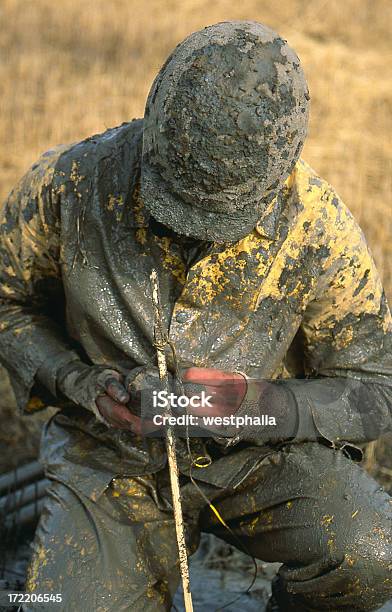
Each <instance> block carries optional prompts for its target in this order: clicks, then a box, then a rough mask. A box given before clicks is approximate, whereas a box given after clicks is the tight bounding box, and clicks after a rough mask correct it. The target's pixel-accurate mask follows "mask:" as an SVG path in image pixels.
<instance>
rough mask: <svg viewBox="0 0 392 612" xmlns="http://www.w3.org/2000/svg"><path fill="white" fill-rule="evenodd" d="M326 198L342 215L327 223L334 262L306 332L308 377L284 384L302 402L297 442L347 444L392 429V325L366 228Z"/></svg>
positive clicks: (309, 309) (323, 276) (326, 268)
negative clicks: (364, 233)
mask: <svg viewBox="0 0 392 612" xmlns="http://www.w3.org/2000/svg"><path fill="white" fill-rule="evenodd" d="M328 197H329V198H330V199H331V201H333V204H334V208H335V211H336V212H335V216H334V218H333V219H330V220H329V221H328V222H327V223H326V224H325V227H326V244H325V246H326V249H327V250H326V252H327V253H328V257H327V258H326V260H325V264H324V266H323V271H322V274H321V275H320V277H319V279H318V284H317V288H316V292H315V296H314V299H313V300H312V301H311V302H310V303H309V304H308V307H307V309H306V311H305V313H304V318H303V323H302V327H301V330H300V335H301V338H302V345H303V350H304V356H305V363H304V365H305V370H306V372H307V374H308V377H309V378H308V379H305V380H289V381H286V382H285V387H286V389H287V390H290V392H291V393H292V394H293V395H294V397H295V400H296V403H297V408H298V415H299V427H298V431H297V435H296V439H297V440H301V439H312V438H318V437H319V438H324V439H326V440H329V441H330V442H331V443H332V444H333V445H336V446H339V445H340V446H342V445H344V443H345V442H353V443H361V442H367V441H370V440H375V439H377V438H378V437H379V436H380V435H382V434H384V433H386V432H389V431H392V352H391V349H392V323H391V314H390V310H389V308H388V304H387V301H386V298H385V294H384V291H383V288H382V284H381V281H380V278H379V275H378V273H377V270H376V267H375V264H374V261H373V259H372V256H371V254H370V253H369V250H368V248H367V245H366V241H365V238H364V236H363V234H362V232H361V230H360V228H359V227H358V225H357V223H356V222H355V220H354V218H353V217H352V215H351V214H350V212H349V211H348V210H347V208H346V207H345V206H344V204H343V203H342V202H341V201H340V200H339V198H338V197H337V196H336V194H335V193H334V192H333V191H331V192H330V193H329V196H328ZM312 430H313V432H314V433H313V434H312Z"/></svg>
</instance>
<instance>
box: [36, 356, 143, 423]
mask: <svg viewBox="0 0 392 612" xmlns="http://www.w3.org/2000/svg"><path fill="white" fill-rule="evenodd" d="M126 373H127V372H126ZM126 373H123V374H125V375H126ZM37 380H38V381H39V382H40V383H41V384H42V385H44V386H45V387H46V388H47V389H49V391H50V392H51V394H52V396H54V397H56V398H61V396H63V397H65V398H66V399H68V400H70V401H71V402H73V403H74V404H76V405H78V406H82V407H83V408H86V409H87V410H89V411H90V412H92V413H93V414H94V415H95V416H96V418H97V419H98V420H99V421H102V422H104V423H105V424H106V425H108V426H110V427H117V428H121V429H130V428H131V422H130V411H129V410H128V408H127V407H126V405H125V404H127V403H128V401H129V395H128V393H127V392H126V390H125V388H124V386H123V384H122V383H121V381H122V380H123V375H122V374H120V373H119V372H117V371H116V370H113V369H111V368H108V367H107V366H103V365H93V366H89V365H87V364H85V363H83V362H82V361H80V359H79V357H78V355H77V353H75V352H73V351H64V352H63V353H60V354H57V355H51V356H50V358H48V359H47V360H46V361H45V362H44V363H43V364H42V365H41V367H40V368H39V370H38V372H37Z"/></svg>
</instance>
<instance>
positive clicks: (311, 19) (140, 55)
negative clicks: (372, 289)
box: [0, 0, 392, 301]
mask: <svg viewBox="0 0 392 612" xmlns="http://www.w3.org/2000/svg"><path fill="white" fill-rule="evenodd" d="M229 19H254V20H258V21H261V22H264V23H266V24H268V25H270V26H271V27H273V28H274V29H276V30H278V31H279V32H280V33H281V34H282V35H283V37H285V38H287V39H288V41H289V42H290V43H291V44H292V45H293V46H294V47H295V49H296V50H297V52H298V54H299V56H300V58H301V60H302V62H303V65H304V68H305V72H306V74H307V76H308V80H309V85H310V92H311V100H312V110H311V124H310V133H309V138H308V141H307V144H306V147H305V151H304V157H305V158H306V159H307V161H308V162H309V163H310V164H311V165H312V166H313V167H314V168H315V169H316V170H317V171H318V172H319V173H321V174H322V175H323V176H324V177H325V178H327V179H328V180H329V181H330V182H331V183H332V184H333V185H334V186H335V187H336V189H337V190H338V192H339V193H340V195H341V196H342V197H343V198H344V200H345V201H346V203H347V204H348V206H349V207H350V208H351V210H352V211H353V212H354V214H355V215H356V217H357V219H358V220H359V222H360V224H361V225H362V227H363V229H364V231H365V233H366V235H367V238H368V241H369V243H370V246H371V249H372V251H373V253H374V256H375V259H376V261H377V263H378V266H379V269H380V272H381V274H382V276H383V279H384V282H385V286H386V288H387V293H388V295H389V298H390V301H392V277H391V267H392V264H391V261H392V257H391V254H392V241H391V238H392V227H391V226H392V215H391V193H392V156H391V152H392V140H391V134H392V85H391V83H392V69H391V66H392V61H391V60H392V53H391V51H392V31H391V30H392V27H391V25H392V2H391V0H280V1H277V0H241V1H240V2H237V1H235V0H149V1H147V2H141V1H140V0H61V1H60V2H53V0H0V200H2V199H3V198H4V197H5V196H6V194H7V192H8V191H9V190H10V189H11V187H12V185H13V184H14V183H15V181H16V180H17V179H18V177H20V176H21V175H22V174H23V172H24V171H25V170H26V169H27V167H28V166H29V165H30V164H31V163H32V162H33V161H34V160H35V159H36V158H37V157H38V155H39V154H40V153H41V152H42V151H44V150H45V149H47V148H49V147H51V146H52V145H54V144H58V143H60V142H72V141H76V140H79V139H82V138H83V137H86V136H88V135H90V134H92V133H97V132H100V131H102V130H104V129H105V128H107V127H110V126H113V125H116V124H119V123H121V122H123V121H127V120H128V119H130V118H131V117H135V116H141V115H142V114H143V108H144V102H145V98H146V95H147V92H148V89H149V87H150V84H151V81H152V79H153V77H154V75H155V73H156V72H157V70H158V69H159V67H160V65H161V64H162V63H163V61H164V60H165V58H166V56H167V55H168V53H169V52H170V51H171V49H172V48H173V47H174V46H175V45H176V44H177V43H178V42H179V41H180V40H181V39H183V38H184V37H185V36H186V35H187V34H189V33H190V32H192V31H194V30H195V29H198V28H200V27H202V26H205V25H208V24H211V23H214V22H218V21H223V20H229Z"/></svg>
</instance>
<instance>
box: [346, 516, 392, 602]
mask: <svg viewBox="0 0 392 612" xmlns="http://www.w3.org/2000/svg"><path fill="white" fill-rule="evenodd" d="M344 540H345V541H344ZM340 553H341V558H342V562H341V564H340V566H339V569H338V570H337V572H336V583H337V584H341V586H342V588H341V592H342V598H343V601H346V602H347V603H349V604H350V605H351V606H352V608H353V609H355V610H358V611H359V610H361V611H363V612H365V611H366V610H373V609H376V608H378V607H379V606H382V605H383V604H384V603H385V602H386V601H388V600H389V599H391V598H392V541H391V529H390V526H388V527H387V526H384V527H381V526H372V525H369V526H368V529H365V528H364V526H362V527H361V528H359V529H357V530H356V529H351V530H349V531H348V535H347V537H346V538H345V539H343V546H342V549H341V550H340Z"/></svg>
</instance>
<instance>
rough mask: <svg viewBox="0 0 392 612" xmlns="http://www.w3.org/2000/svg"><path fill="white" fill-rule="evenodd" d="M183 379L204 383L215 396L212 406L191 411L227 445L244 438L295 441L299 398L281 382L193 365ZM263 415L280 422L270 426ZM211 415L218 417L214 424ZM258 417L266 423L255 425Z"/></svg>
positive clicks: (263, 440)
mask: <svg viewBox="0 0 392 612" xmlns="http://www.w3.org/2000/svg"><path fill="white" fill-rule="evenodd" d="M183 380H184V382H185V383H189V382H192V383H197V384H199V385H203V387H204V390H205V393H206V394H207V396H208V397H210V398H211V399H210V400H209V404H208V406H206V407H203V408H198V409H196V410H192V409H191V410H189V412H190V413H191V414H194V415H195V416H198V417H199V421H200V424H201V426H203V425H202V424H203V423H204V426H205V425H206V424H208V430H209V431H210V432H211V435H212V437H214V439H215V441H217V442H218V443H220V444H223V445H224V446H232V445H234V444H237V443H238V442H240V441H244V442H252V443H254V444H257V445H261V446H262V445H265V444H271V443H272V444H273V443H277V442H281V441H286V440H291V439H293V438H295V436H296V434H297V430H298V410H297V404H296V401H295V398H294V396H293V394H292V393H291V392H290V390H287V389H285V387H284V386H283V385H282V384H280V383H279V382H278V381H273V382H269V381H267V380H252V379H248V378H247V377H246V376H245V375H244V374H240V373H239V372H224V371H222V370H216V369H213V368H190V369H189V370H187V371H186V372H185V374H184V376H183ZM263 415H267V416H268V417H271V418H272V419H273V420H274V422H275V423H276V425H272V424H270V425H268V422H269V419H268V418H267V417H263ZM210 417H213V418H214V421H213V422H212V424H211V425H209V423H210V422H211V420H210ZM256 418H257V419H258V420H260V422H261V423H262V422H263V420H265V422H266V424H265V425H263V424H261V425H259V424H255V423H256V422H258V421H257V419H256ZM201 419H202V420H201ZM217 436H219V437H217Z"/></svg>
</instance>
